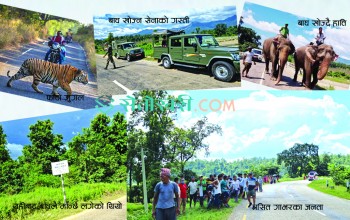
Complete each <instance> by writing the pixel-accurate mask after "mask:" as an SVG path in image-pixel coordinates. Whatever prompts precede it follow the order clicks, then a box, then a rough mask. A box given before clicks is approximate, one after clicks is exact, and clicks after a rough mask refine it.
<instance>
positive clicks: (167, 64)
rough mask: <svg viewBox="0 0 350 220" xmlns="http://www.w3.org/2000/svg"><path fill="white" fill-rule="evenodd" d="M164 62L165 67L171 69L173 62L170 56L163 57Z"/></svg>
mask: <svg viewBox="0 0 350 220" xmlns="http://www.w3.org/2000/svg"><path fill="white" fill-rule="evenodd" d="M162 64H163V67H164V68H165V69H171V62H170V58H169V57H168V56H165V57H163V59H162Z"/></svg>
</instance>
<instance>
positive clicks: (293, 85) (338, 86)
mask: <svg viewBox="0 0 350 220" xmlns="http://www.w3.org/2000/svg"><path fill="white" fill-rule="evenodd" d="M269 69H270V71H271V63H270V68H269ZM242 70H243V62H242V60H241V72H242ZM264 70H265V63H261V62H256V65H254V63H253V65H252V67H251V69H250V70H249V73H248V77H242V80H248V81H250V82H253V83H257V84H260V85H265V86H269V87H272V88H275V89H281V90H305V87H303V86H301V80H302V75H301V74H298V79H297V82H294V81H293V78H294V71H295V69H294V67H292V66H289V65H286V67H285V68H284V71H283V75H282V80H281V82H280V83H279V85H275V82H276V81H273V80H271V79H270V75H269V74H266V73H264ZM318 85H319V86H321V87H323V88H329V86H333V87H334V89H335V90H348V89H349V85H348V84H342V83H336V82H332V81H329V80H325V79H323V80H319V81H318V83H317V85H316V87H315V90H323V89H322V88H321V87H319V86H318Z"/></svg>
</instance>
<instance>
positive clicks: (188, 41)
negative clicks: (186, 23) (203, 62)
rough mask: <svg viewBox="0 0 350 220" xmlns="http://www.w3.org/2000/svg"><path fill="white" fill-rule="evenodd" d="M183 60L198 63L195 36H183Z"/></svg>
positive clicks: (198, 57) (198, 56)
mask: <svg viewBox="0 0 350 220" xmlns="http://www.w3.org/2000/svg"><path fill="white" fill-rule="evenodd" d="M183 41H184V47H183V60H184V61H185V62H189V63H198V62H199V61H200V55H199V48H200V47H199V46H198V43H197V40H196V37H194V36H192V37H184V38H183Z"/></svg>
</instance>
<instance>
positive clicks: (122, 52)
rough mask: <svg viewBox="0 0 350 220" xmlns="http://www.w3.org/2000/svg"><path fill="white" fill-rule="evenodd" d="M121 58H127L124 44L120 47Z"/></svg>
mask: <svg viewBox="0 0 350 220" xmlns="http://www.w3.org/2000/svg"><path fill="white" fill-rule="evenodd" d="M119 51H120V53H119V54H120V56H121V57H125V56H126V50H125V45H124V44H122V45H120V50H119Z"/></svg>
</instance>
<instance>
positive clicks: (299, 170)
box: [277, 143, 319, 177]
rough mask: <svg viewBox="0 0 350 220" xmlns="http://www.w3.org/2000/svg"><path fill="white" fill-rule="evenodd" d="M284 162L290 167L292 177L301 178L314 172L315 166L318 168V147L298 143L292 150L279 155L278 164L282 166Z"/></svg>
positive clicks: (289, 171)
mask: <svg viewBox="0 0 350 220" xmlns="http://www.w3.org/2000/svg"><path fill="white" fill-rule="evenodd" d="M282 161H283V162H284V163H285V164H286V166H287V167H288V173H289V175H290V176H291V177H297V176H300V177H301V176H303V174H306V173H308V172H309V171H310V170H313V169H314V167H313V166H316V167H317V166H318V164H319V157H318V146H317V145H313V144H307V143H305V144H298V143H296V144H294V146H293V147H292V148H290V149H288V150H284V151H282V152H281V153H279V154H277V162H278V164H281V163H282Z"/></svg>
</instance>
